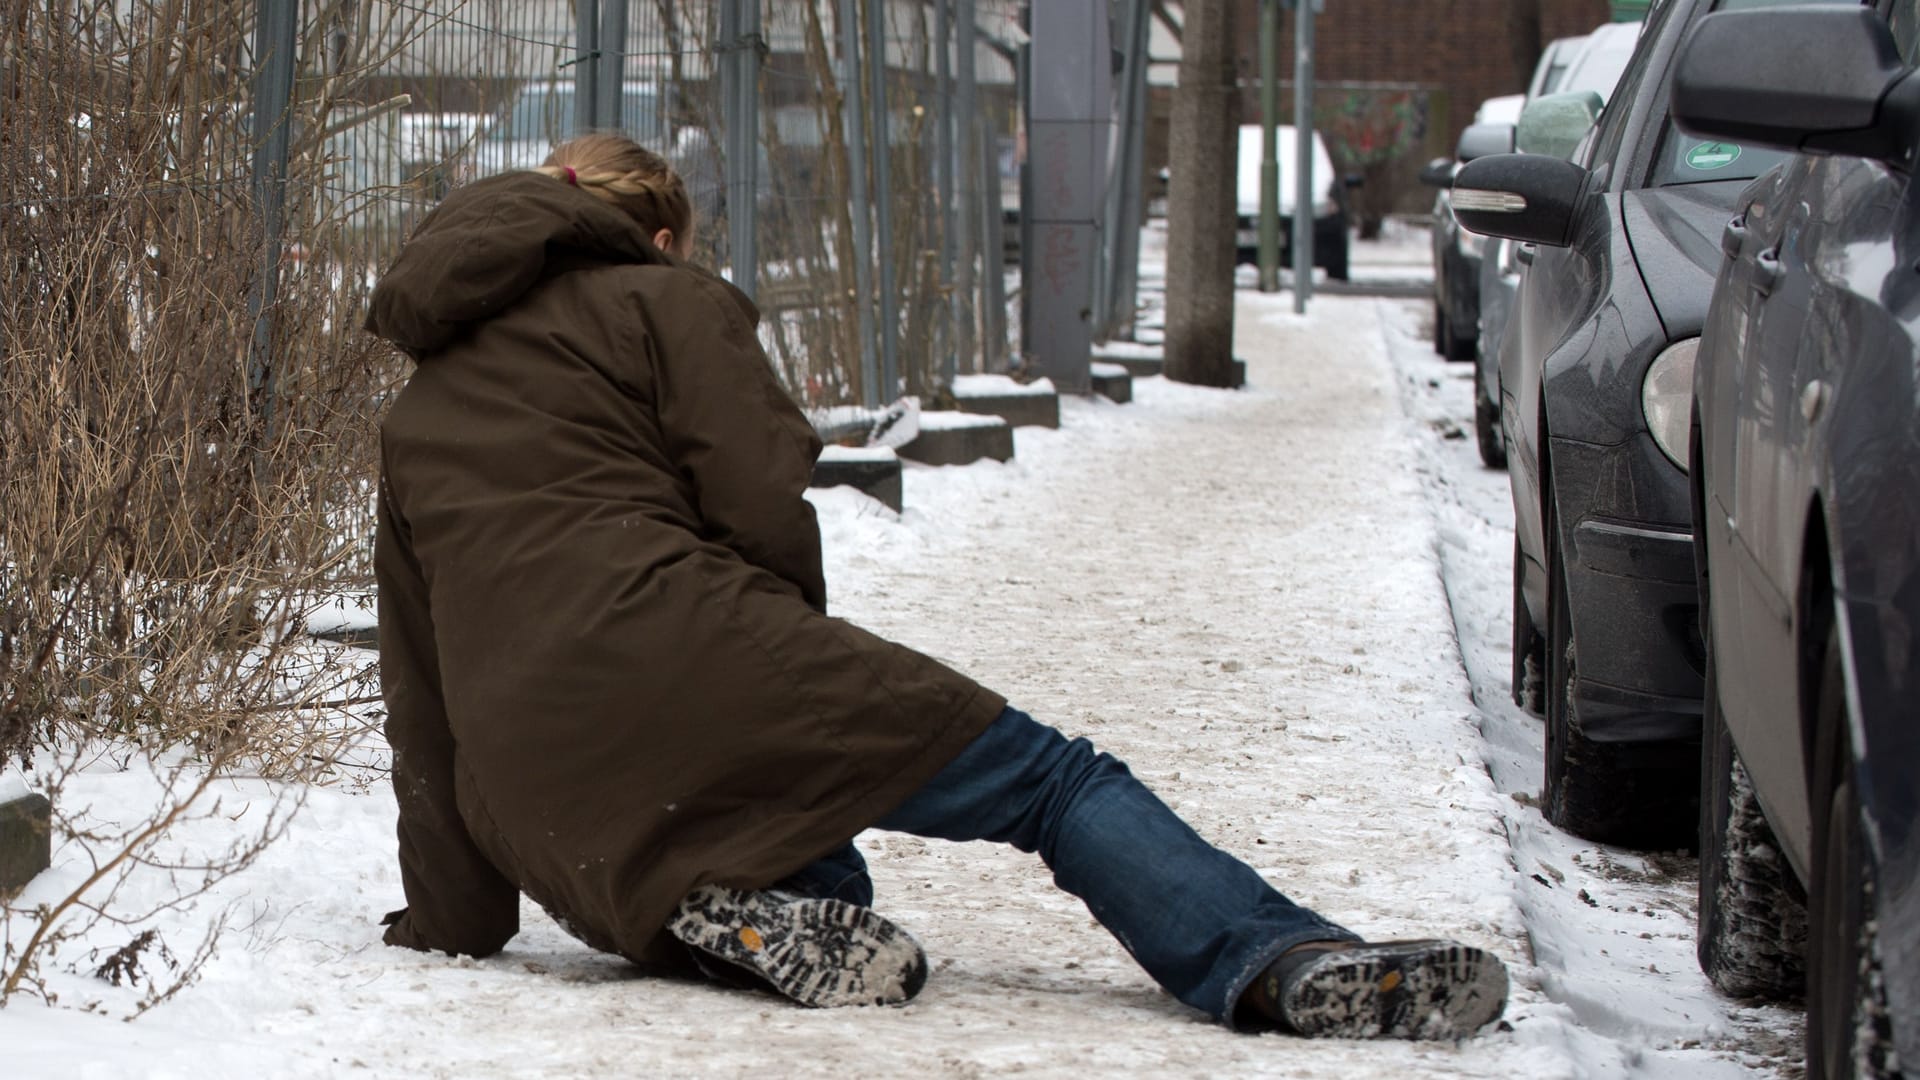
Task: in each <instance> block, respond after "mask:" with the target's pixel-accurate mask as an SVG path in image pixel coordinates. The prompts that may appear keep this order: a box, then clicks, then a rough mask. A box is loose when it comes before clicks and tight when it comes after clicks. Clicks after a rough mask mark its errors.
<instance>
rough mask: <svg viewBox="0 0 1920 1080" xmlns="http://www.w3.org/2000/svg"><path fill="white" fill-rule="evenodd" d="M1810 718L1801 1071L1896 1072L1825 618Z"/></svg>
mask: <svg viewBox="0 0 1920 1080" xmlns="http://www.w3.org/2000/svg"><path fill="white" fill-rule="evenodd" d="M1816 701H1817V705H1816V712H1815V716H1814V722H1815V724H1816V725H1817V726H1816V728H1815V731H1816V733H1817V735H1816V737H1817V738H1818V739H1819V740H1820V741H1819V746H1818V748H1817V749H1816V750H1815V753H1814V780H1815V782H1814V785H1813V787H1814V790H1813V791H1812V793H1811V794H1812V796H1813V802H1812V807H1813V813H1814V821H1813V836H1814V848H1813V853H1812V858H1811V859H1810V860H1809V861H1810V862H1811V863H1812V871H1811V874H1810V877H1811V878H1812V880H1811V881H1810V882H1809V888H1808V890H1807V892H1808V903H1807V918H1808V922H1809V924H1810V926H1811V927H1812V928H1813V930H1812V933H1811V934H1810V935H1809V939H1808V942H1807V1080H1898V1077H1899V1076H1900V1073H1899V1072H1898V1071H1897V1070H1896V1069H1894V1068H1892V1067H1890V1066H1889V1062H1890V1061H1891V1060H1893V1058H1894V1052H1893V1032H1892V1029H1891V1023H1890V1019H1889V1017H1888V1014H1887V1002H1886V995H1885V989H1884V988H1885V983H1884V982H1883V980H1882V978H1881V975H1880V951H1879V941H1878V938H1877V935H1876V933H1875V920H1873V919H1871V918H1869V917H1868V915H1869V912H1870V911H1871V910H1872V908H1873V882H1872V878H1871V875H1870V874H1869V872H1868V863H1867V852H1866V844H1865V839H1866V838H1865V830H1864V829H1863V828H1862V827H1861V820H1860V799H1859V785H1858V782H1857V778H1856V775H1855V769H1854V764H1853V752H1852V748H1851V743H1850V738H1849V730H1850V727H1851V725H1850V724H1849V722H1848V717H1847V705H1846V677H1845V674H1844V669H1843V668H1842V666H1841V659H1840V637H1839V632H1838V630H1837V629H1835V628H1833V627H1831V626H1829V628H1828V631H1827V639H1826V649H1825V655H1824V657H1823V659H1822V663H1821V672H1820V687H1819V691H1818V696H1817V698H1816Z"/></svg>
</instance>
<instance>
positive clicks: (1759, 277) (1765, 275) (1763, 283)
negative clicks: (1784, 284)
mask: <svg viewBox="0 0 1920 1080" xmlns="http://www.w3.org/2000/svg"><path fill="white" fill-rule="evenodd" d="M1785 274H1786V269H1785V268H1784V267H1782V266H1781V265H1780V248H1779V247H1778V246H1777V245H1776V246H1774V247H1770V248H1768V249H1767V250H1765V251H1763V252H1761V253H1760V254H1758V255H1756V256H1754V259H1753V291H1754V292H1757V293H1759V294H1760V295H1761V296H1767V295H1769V294H1771V293H1772V292H1773V287H1774V286H1775V285H1778V284H1780V279H1781V277H1783V276H1785Z"/></svg>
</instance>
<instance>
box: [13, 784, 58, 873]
mask: <svg viewBox="0 0 1920 1080" xmlns="http://www.w3.org/2000/svg"><path fill="white" fill-rule="evenodd" d="M52 862H53V804H52V803H50V802H48V801H47V797H46V796H45V795H36V794H31V793H29V794H26V795H19V796H15V797H14V798H12V799H10V800H8V801H6V802H0V896H11V895H13V894H14V893H17V892H19V891H20V890H21V889H24V888H26V885H27V882H29V881H32V880H33V878H34V875H36V874H38V873H40V871H42V870H45V869H46V868H47V867H48V866H49V865H51V864H52Z"/></svg>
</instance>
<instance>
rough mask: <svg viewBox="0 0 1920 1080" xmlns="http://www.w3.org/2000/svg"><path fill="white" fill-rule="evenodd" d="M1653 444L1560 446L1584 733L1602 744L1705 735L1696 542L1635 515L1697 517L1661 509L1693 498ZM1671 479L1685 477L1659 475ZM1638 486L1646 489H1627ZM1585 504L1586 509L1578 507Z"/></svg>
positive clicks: (1559, 482)
mask: <svg viewBox="0 0 1920 1080" xmlns="http://www.w3.org/2000/svg"><path fill="white" fill-rule="evenodd" d="M1642 444H1645V445H1642ZM1651 444H1652V440H1651V439H1650V438H1648V437H1646V436H1644V435H1642V436H1641V437H1640V438H1638V439H1629V440H1628V441H1627V442H1626V443H1624V444H1622V445H1619V446H1612V447H1595V446H1583V445H1582V444H1567V443H1564V442H1562V441H1561V440H1557V439H1556V440H1554V447H1553V448H1554V490H1555V492H1556V493H1557V495H1558V497H1559V500H1560V507H1561V511H1562V512H1563V513H1564V514H1566V515H1567V518H1568V519H1569V520H1570V521H1571V522H1572V528H1571V529H1569V530H1568V531H1567V532H1566V533H1565V536H1566V539H1567V541H1568V546H1569V550H1568V552H1567V588H1568V591H1569V594H1570V603H1571V605H1572V608H1571V610H1572V613H1573V633H1574V641H1575V644H1576V646H1577V647H1578V649H1579V659H1580V663H1579V679H1580V681H1579V685H1578V687H1577V689H1576V691H1575V693H1576V695H1577V697H1578V699H1579V708H1578V710H1577V716H1578V724H1579V726H1580V730H1581V732H1582V733H1583V734H1585V735H1586V737H1587V738H1589V739H1592V740H1594V741H1595V742H1661V741H1668V740H1683V739H1697V738H1698V737H1699V734H1700V698H1701V693H1702V690H1703V684H1702V675H1703V673H1704V671H1705V667H1706V651H1705V648H1704V645H1703V643H1702V640H1701V636H1700V597H1699V592H1698V586H1697V583H1696V581H1695V577H1694V565H1693V533H1692V531H1691V530H1690V529H1687V528H1682V527H1679V526H1675V525H1672V524H1660V523H1649V522H1647V521H1645V520H1635V518H1636V517H1638V516H1639V515H1632V514H1630V511H1631V510H1634V509H1638V510H1640V511H1642V512H1643V513H1645V514H1646V516H1648V517H1658V518H1664V519H1665V520H1666V521H1668V522H1671V521H1674V520H1686V518H1687V517H1688V515H1687V513H1686V512H1685V511H1684V510H1681V511H1679V512H1677V513H1676V512H1674V509H1675V508H1673V507H1666V506H1663V505H1662V504H1663V503H1665V502H1666V501H1668V498H1670V497H1671V498H1678V499H1680V500H1683V501H1684V500H1685V499H1686V484H1685V478H1684V476H1683V475H1681V474H1679V473H1678V472H1677V471H1674V470H1672V466H1671V465H1669V464H1667V463H1666V462H1665V460H1664V458H1661V459H1659V460H1657V461H1655V460H1648V459H1647V456H1648V455H1649V454H1652V455H1658V454H1659V451H1658V450H1657V449H1654V448H1653V447H1652V445H1651ZM1662 468H1664V469H1666V470H1667V471H1673V472H1674V476H1672V477H1665V476H1664V474H1661V473H1657V472H1655V470H1658V469H1662ZM1649 474H1651V475H1649ZM1628 476H1633V477H1636V479H1637V481H1638V482H1637V483H1635V484H1627V483H1622V482H1619V481H1622V480H1624V479H1625V478H1626V477H1628ZM1655 477H1658V479H1655ZM1667 480H1671V481H1672V482H1671V484H1669V483H1666V482H1665V481H1667ZM1668 487H1672V488H1673V489H1674V490H1673V491H1667V490H1666V489H1667V488H1668ZM1582 494H1585V495H1587V496H1588V498H1587V499H1586V500H1585V505H1576V504H1577V503H1579V502H1581V501H1582V500H1581V495H1582Z"/></svg>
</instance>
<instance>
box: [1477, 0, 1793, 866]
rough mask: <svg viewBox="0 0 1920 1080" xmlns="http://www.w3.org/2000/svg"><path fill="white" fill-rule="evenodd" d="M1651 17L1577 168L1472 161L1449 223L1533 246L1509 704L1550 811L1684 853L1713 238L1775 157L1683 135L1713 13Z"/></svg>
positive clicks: (1512, 389)
mask: <svg viewBox="0 0 1920 1080" xmlns="http://www.w3.org/2000/svg"><path fill="white" fill-rule="evenodd" d="M1756 2H1760V0H1669V2H1668V3H1666V4H1664V5H1661V6H1660V7H1658V8H1656V9H1654V11H1653V13H1652V15H1651V16H1650V17H1649V19H1648V21H1647V25H1646V27H1645V29H1644V31H1643V32H1642V33H1641V35H1640V38H1639V43H1638V45H1637V46H1636V48H1635V50H1634V53H1633V57H1632V59H1631V60H1630V61H1629V62H1628V64H1627V68H1626V71H1625V73H1624V74H1623V75H1622V76H1621V79H1620V83H1619V86H1618V88H1617V89H1616V91H1615V94H1614V98H1613V100H1612V102H1611V103H1610V104H1609V105H1608V107H1607V109H1606V111H1605V113H1604V114H1603V115H1602V116H1601V117H1600V121H1599V124H1598V126H1597V127H1595V128H1594V129H1593V130H1592V131H1591V132H1589V133H1588V135H1587V137H1586V140H1585V142H1584V143H1583V145H1582V147H1581V148H1580V149H1579V150H1578V151H1576V153H1575V154H1574V158H1573V160H1572V161H1568V160H1564V159H1559V158H1554V157H1550V156H1548V155H1545V154H1508V155H1497V156H1494V157H1487V158H1482V159H1480V160H1478V161H1475V162H1472V163H1470V164H1468V165H1465V166H1463V167H1462V168H1461V169H1460V172H1459V174H1458V176H1457V177H1456V178H1455V180H1454V195H1453V198H1454V212H1455V214H1456V215H1458V216H1459V218H1460V220H1461V222H1462V223H1463V224H1465V225H1466V226H1467V227H1469V228H1473V229H1477V230H1481V231H1485V232H1488V233H1492V234H1494V235H1498V236H1504V237H1506V238H1508V239H1511V240H1516V241H1520V242H1522V243H1532V244H1535V245H1537V247H1536V249H1535V254H1534V255H1533V257H1532V265H1531V267H1530V268H1529V270H1528V272H1527V274H1526V276H1525V277H1524V279H1523V281H1522V285H1521V293H1520V298H1519V306H1518V307H1517V309H1516V311H1515V313H1514V316H1513V322H1512V324H1511V325H1510V326H1509V328H1508V332H1507V334H1506V337H1505V339H1504V340H1503V341H1502V343H1501V354H1500V390H1501V428H1502V432H1503V434H1504V437H1505V440H1506V445H1507V451H1508V456H1509V477H1510V482H1511V485H1512V489H1513V505H1514V534H1515V552H1514V567H1513V581H1514V604H1513V611H1514V648H1513V655H1514V678H1513V686H1514V692H1515V699H1516V700H1517V701H1520V702H1521V703H1522V704H1525V705H1528V706H1530V707H1536V708H1538V709H1540V710H1541V711H1543V712H1544V713H1545V715H1546V719H1547V737H1546V792H1545V800H1544V802H1545V810H1546V813H1547V816H1548V818H1549V820H1551V821H1553V822H1554V823H1555V824H1556V825H1559V826H1561V827H1562V828H1565V829H1567V830H1568V831H1571V832H1574V833H1577V834H1579V835H1582V836H1586V837H1588V838H1591V839H1596V840H1605V841H1612V842H1617V843H1626V844H1641V845H1650V844H1658V845H1684V844H1686V843H1688V842H1690V841H1691V838H1692V836H1693V833H1694V827H1695V822H1696V815H1697V796H1698V791H1699V756H1698V755H1699V738H1700V694H1701V675H1702V672H1703V667H1704V663H1705V655H1704V653H1703V651H1702V646H1701V640H1700V631H1699V620H1698V604H1697V599H1696V595H1695V590H1694V579H1693V532H1692V513H1691V504H1690V502H1689V497H1688V488H1687V480H1686V470H1685V462H1686V454H1687V446H1686V436H1687V416H1688V413H1689V408H1690V406H1691V398H1692V362H1693V354H1694V349H1695V348H1696V346H1697V345H1698V340H1699V339H1698V335H1699V332H1700V326H1701V323H1702V320H1703V319H1704V317H1705V315H1706V306H1707V299H1708V296H1709V293H1710V291H1711V289H1712V285H1713V274H1714V272H1715V271H1716V270H1717V269H1718V267H1719V260H1720V250H1719V233H1720V229H1721V227H1722V226H1723V225H1724V224H1725V223H1726V220H1727V218H1728V217H1729V216H1730V215H1731V213H1732V206H1733V204H1734V201H1735V200H1736V199H1737V198H1738V196H1739V194H1740V191H1741V189H1742V188H1744V187H1745V186H1746V181H1748V180H1751V179H1752V178H1753V177H1754V176H1755V175H1757V174H1758V173H1759V172H1761V171H1764V170H1765V169H1766V168H1768V167H1769V166H1771V165H1772V164H1773V163H1774V162H1776V161H1778V160H1780V155H1778V154H1772V153H1769V152H1765V151H1758V150H1748V151H1745V152H1744V153H1741V152H1737V151H1736V152H1729V151H1726V150H1724V149H1720V150H1716V149H1713V148H1712V147H1711V146H1708V145H1707V144H1702V143H1699V142H1698V141H1697V140H1692V139H1689V138H1687V137H1686V136H1683V135H1681V134H1680V133H1679V132H1677V131H1675V130H1674V128H1673V125H1672V124H1671V122H1670V121H1669V119H1668V116H1667V100H1668V91H1669V76H1670V73H1671V70H1672V65H1673V58H1674V54H1675V52H1676V51H1677V48H1678V46H1679V42H1680V39H1681V38H1682V37H1683V36H1684V35H1685V33H1686V32H1687V30H1688V29H1690V28H1691V27H1692V26H1693V25H1694V24H1695V23H1697V22H1698V21H1699V20H1700V19H1702V18H1704V17H1705V16H1706V15H1707V14H1708V13H1709V12H1710V11H1712V10H1714V9H1716V8H1727V7H1739V6H1750V5H1751V4H1753V3H1756Z"/></svg>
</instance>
